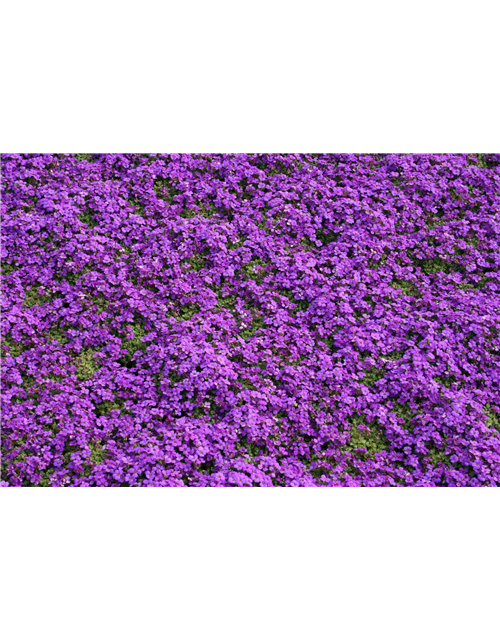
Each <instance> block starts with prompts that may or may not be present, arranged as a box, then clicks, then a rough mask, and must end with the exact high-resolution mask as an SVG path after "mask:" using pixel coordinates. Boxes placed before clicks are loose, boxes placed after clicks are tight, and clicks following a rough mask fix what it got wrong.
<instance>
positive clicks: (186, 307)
mask: <svg viewBox="0 0 500 640" xmlns="http://www.w3.org/2000/svg"><path fill="white" fill-rule="evenodd" d="M196 313H200V307H199V305H198V304H197V303H188V304H181V305H178V307H177V309H176V311H175V312H174V313H172V315H173V316H174V318H175V319H176V320H189V319H190V318H192V317H193V316H194V315H195V314H196Z"/></svg>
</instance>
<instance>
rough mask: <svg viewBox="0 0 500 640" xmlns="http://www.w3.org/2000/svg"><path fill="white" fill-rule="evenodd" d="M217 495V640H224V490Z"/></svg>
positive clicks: (219, 490)
mask: <svg viewBox="0 0 500 640" xmlns="http://www.w3.org/2000/svg"><path fill="white" fill-rule="evenodd" d="M215 491H216V495H217V499H216V500H217V505H216V509H217V531H216V545H217V576H216V581H217V620H216V640H222V632H223V617H222V614H223V606H222V597H223V582H222V579H223V573H222V571H223V561H222V560H223V559H222V550H223V539H222V533H223V531H222V515H223V514H222V500H223V493H222V492H223V488H222V487H217V488H216V490H215Z"/></svg>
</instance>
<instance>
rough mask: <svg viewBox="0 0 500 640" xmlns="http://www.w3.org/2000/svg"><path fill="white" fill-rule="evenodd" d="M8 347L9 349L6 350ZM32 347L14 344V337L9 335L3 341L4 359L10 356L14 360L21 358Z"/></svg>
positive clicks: (20, 343) (18, 343) (19, 343)
mask: <svg viewBox="0 0 500 640" xmlns="http://www.w3.org/2000/svg"><path fill="white" fill-rule="evenodd" d="M6 347H7V348H6ZM30 348H31V347H30V346H27V345H25V344H23V343H22V342H14V339H13V338H12V336H11V335H10V334H9V333H8V334H7V335H6V336H5V338H4V339H3V340H2V350H1V351H2V358H5V357H6V356H7V355H10V356H11V357H12V358H15V357H17V356H20V355H21V353H23V352H24V351H27V350H28V349H30Z"/></svg>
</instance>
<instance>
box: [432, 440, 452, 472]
mask: <svg viewBox="0 0 500 640" xmlns="http://www.w3.org/2000/svg"><path fill="white" fill-rule="evenodd" d="M427 451H428V453H427V455H428V456H429V458H430V459H431V462H432V465H433V466H434V467H438V466H440V465H442V464H443V465H444V466H445V467H450V466H451V460H450V458H449V456H447V455H446V454H445V453H444V452H443V451H440V450H439V449H437V448H436V447H435V445H428V447H427Z"/></svg>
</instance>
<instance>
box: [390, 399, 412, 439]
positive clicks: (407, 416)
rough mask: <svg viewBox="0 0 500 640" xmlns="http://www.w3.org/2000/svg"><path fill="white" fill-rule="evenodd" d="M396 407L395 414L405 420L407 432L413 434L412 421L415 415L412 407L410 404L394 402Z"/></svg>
mask: <svg viewBox="0 0 500 640" xmlns="http://www.w3.org/2000/svg"><path fill="white" fill-rule="evenodd" d="M393 405H394V410H393V411H394V413H395V414H396V415H397V416H398V418H403V420H404V428H405V429H406V431H410V432H413V429H414V427H413V425H412V422H411V421H412V419H413V418H414V417H415V413H414V412H413V411H412V410H411V409H410V405H409V404H408V402H403V403H400V402H393Z"/></svg>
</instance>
